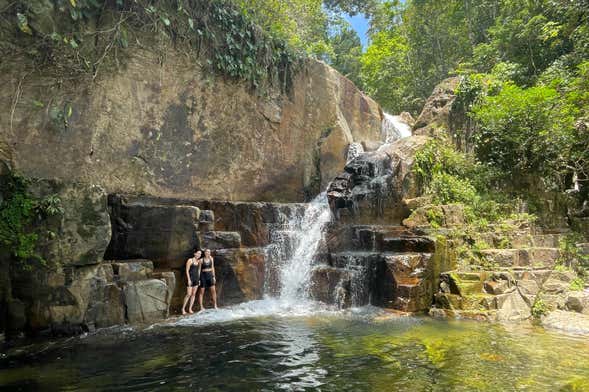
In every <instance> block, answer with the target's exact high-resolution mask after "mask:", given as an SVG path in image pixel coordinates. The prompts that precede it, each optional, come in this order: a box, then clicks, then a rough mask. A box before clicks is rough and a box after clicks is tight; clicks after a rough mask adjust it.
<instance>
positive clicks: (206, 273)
mask: <svg viewBox="0 0 589 392" xmlns="http://www.w3.org/2000/svg"><path fill="white" fill-rule="evenodd" d="M215 280H216V279H215V261H214V260H213V257H212V256H211V250H210V249H205V257H204V258H203V259H202V267H201V272H200V291H199V294H198V304H199V305H200V310H201V311H202V310H204V309H205V308H204V306H203V304H202V300H203V298H204V296H205V290H206V289H209V290H210V291H211V296H212V297H213V305H214V306H215V309H218V308H217V290H216V289H215V283H216V282H215Z"/></svg>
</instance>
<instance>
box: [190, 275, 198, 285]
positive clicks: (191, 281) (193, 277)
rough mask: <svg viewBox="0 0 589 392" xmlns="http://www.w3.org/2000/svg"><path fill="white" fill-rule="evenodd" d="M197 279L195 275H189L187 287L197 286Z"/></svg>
mask: <svg viewBox="0 0 589 392" xmlns="http://www.w3.org/2000/svg"><path fill="white" fill-rule="evenodd" d="M198 281H199V279H198V278H197V277H196V276H191V277H190V284H189V285H188V287H196V286H198Z"/></svg>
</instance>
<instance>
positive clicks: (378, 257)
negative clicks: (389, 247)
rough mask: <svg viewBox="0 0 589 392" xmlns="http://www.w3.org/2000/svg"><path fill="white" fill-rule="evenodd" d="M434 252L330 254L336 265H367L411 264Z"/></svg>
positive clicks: (330, 258) (342, 266) (427, 257)
mask: <svg viewBox="0 0 589 392" xmlns="http://www.w3.org/2000/svg"><path fill="white" fill-rule="evenodd" d="M431 257H432V253H428V252H366V251H355V252H338V253H331V254H330V255H329V262H330V264H331V265H332V266H334V267H339V268H344V267H346V266H367V265H371V264H374V263H380V262H385V263H404V264H411V261H410V260H420V259H422V258H426V259H429V258H431Z"/></svg>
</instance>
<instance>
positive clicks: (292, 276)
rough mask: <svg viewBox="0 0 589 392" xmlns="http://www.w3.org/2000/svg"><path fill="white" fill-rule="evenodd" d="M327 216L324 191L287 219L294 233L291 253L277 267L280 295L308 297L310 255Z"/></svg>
mask: <svg viewBox="0 0 589 392" xmlns="http://www.w3.org/2000/svg"><path fill="white" fill-rule="evenodd" d="M330 219H331V211H330V210H329V205H328V203H327V195H326V194H325V193H321V194H320V195H319V196H317V197H316V198H315V199H314V200H313V201H312V202H311V203H309V205H308V206H307V208H306V209H305V213H304V214H303V215H302V216H294V217H293V218H291V220H290V221H289V223H288V226H289V227H290V228H291V230H292V233H293V234H294V238H292V239H291V240H292V241H293V252H292V255H291V256H290V257H289V258H288V259H287V260H285V261H284V264H283V265H282V266H281V269H280V299H282V300H285V301H288V302H291V301H292V302H296V301H300V300H306V299H308V298H309V286H310V280H311V270H312V265H313V260H314V257H315V255H316V253H317V250H318V248H319V245H320V243H321V240H322V235H323V228H324V227H325V225H326V224H327V223H328V222H329V221H330Z"/></svg>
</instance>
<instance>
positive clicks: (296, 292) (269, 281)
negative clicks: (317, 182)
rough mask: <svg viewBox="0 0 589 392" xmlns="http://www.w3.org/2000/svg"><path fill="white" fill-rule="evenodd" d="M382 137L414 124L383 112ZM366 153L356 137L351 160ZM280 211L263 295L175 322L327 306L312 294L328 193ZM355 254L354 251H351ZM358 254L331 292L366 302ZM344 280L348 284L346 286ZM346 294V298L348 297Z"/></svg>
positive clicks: (391, 137) (399, 134)
mask: <svg viewBox="0 0 589 392" xmlns="http://www.w3.org/2000/svg"><path fill="white" fill-rule="evenodd" d="M381 132H382V137H383V142H385V144H388V143H392V142H394V141H395V140H398V139H400V138H403V137H407V136H410V135H411V128H410V127H409V125H407V124H405V123H404V122H403V121H402V119H401V117H400V116H392V115H389V114H386V113H385V114H384V119H383V123H382V131H381ZM363 153H364V149H363V147H362V144H360V143H352V144H351V145H350V148H349V150H348V162H350V161H351V160H353V159H355V158H357V157H358V156H360V155H361V154H363ZM288 215H290V216H289V217H287V215H285V214H282V215H281V216H280V217H279V219H278V220H277V222H276V223H274V224H273V225H272V226H273V227H270V244H269V245H268V246H267V247H266V271H265V272H266V273H265V275H266V280H265V285H264V291H265V298H264V299H263V300H256V301H250V302H246V303H242V304H240V305H237V306H234V307H231V308H221V309H220V310H219V311H216V312H214V313H210V314H207V315H206V316H200V317H195V318H192V317H189V318H183V319H181V320H178V321H177V322H176V323H175V325H182V324H190V325H193V324H195V323H196V324H200V323H208V322H222V321H228V320H236V319H240V318H247V317H252V316H262V315H294V314H309V313H317V312H321V311H329V309H333V308H329V307H327V308H326V307H322V306H317V303H315V302H312V301H310V300H311V293H310V289H311V278H312V274H313V268H315V267H316V263H315V262H316V261H317V260H316V259H317V253H318V250H319V248H320V246H321V242H322V240H323V230H324V228H325V226H326V224H327V223H329V221H330V220H331V211H330V209H329V205H328V202H327V195H326V193H321V194H320V195H318V196H317V197H316V198H315V199H314V200H313V201H312V202H310V203H309V204H308V205H307V206H306V207H305V209H304V211H302V212H301V211H300V210H297V209H293V210H292V211H290V212H289V214H288ZM352 256H354V257H355V256H356V255H352ZM357 261H358V260H356V259H355V258H352V259H350V260H347V261H346V262H344V263H343V264H344V265H339V266H337V268H339V269H342V270H345V273H344V274H342V276H345V277H346V278H342V279H344V280H345V281H344V280H342V281H341V282H340V283H339V284H338V285H337V287H336V288H335V292H334V293H333V296H334V302H335V303H336V304H337V303H340V305H343V304H344V303H348V304H350V305H352V306H353V305H361V304H364V303H366V299H365V297H367V295H368V293H367V291H366V282H365V281H366V279H365V277H366V276H367V275H366V274H367V271H368V270H369V269H367V266H365V265H362V264H361V263H358V262H357ZM344 286H345V287H344ZM346 298H348V299H346Z"/></svg>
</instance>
